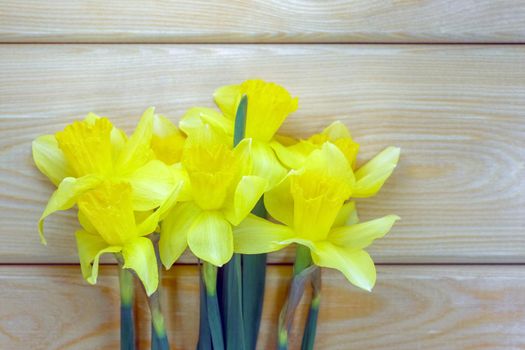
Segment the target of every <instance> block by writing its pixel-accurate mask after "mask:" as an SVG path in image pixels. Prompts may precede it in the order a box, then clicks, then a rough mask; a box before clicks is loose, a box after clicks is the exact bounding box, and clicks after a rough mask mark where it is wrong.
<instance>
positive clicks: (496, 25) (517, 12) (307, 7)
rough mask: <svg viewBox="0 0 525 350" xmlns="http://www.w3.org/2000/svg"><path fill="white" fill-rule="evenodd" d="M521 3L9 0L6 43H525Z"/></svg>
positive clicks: (1, 20)
mask: <svg viewBox="0 0 525 350" xmlns="http://www.w3.org/2000/svg"><path fill="white" fill-rule="evenodd" d="M524 18H525V3H524V2H523V1H519V0H498V1H494V0H477V1H474V0H463V1H457V0H425V1H418V0H389V1H384V0H352V1H349V0H330V1H324V0H316V1H311V0H297V1H286V2H283V1H277V0H271V1H267V0H257V1H246V0H244V1H229V0H217V1H202V0H182V1H160V0H154V1H140V0H116V1H115V0H113V1H104V0H92V1H80V0H73V1H68V0H54V1H45V2H43V1H39V0H23V1H19V0H2V1H0V42H389V43H392V42H397V43H400V42H401V43H403V42H420V43H421V42H422V43H428V42H448V43H450V42H467V43H472V42H513V43H516V42H519V43H523V42H524V41H525V21H524Z"/></svg>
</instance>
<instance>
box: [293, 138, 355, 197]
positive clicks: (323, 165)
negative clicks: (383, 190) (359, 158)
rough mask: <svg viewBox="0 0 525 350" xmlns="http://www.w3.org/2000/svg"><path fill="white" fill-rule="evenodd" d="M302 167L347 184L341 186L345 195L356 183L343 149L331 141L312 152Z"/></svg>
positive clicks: (304, 169) (307, 170)
mask: <svg viewBox="0 0 525 350" xmlns="http://www.w3.org/2000/svg"><path fill="white" fill-rule="evenodd" d="M301 169H302V170H303V171H304V172H311V173H313V174H319V175H321V176H323V177H328V178H332V179H333V180H335V181H337V182H338V183H340V184H341V185H343V184H344V185H346V186H344V188H341V191H342V192H343V193H342V196H343V197H347V196H349V195H350V193H351V192H352V187H353V186H354V183H355V176H354V173H353V171H352V169H351V168H350V165H349V164H348V161H347V160H346V158H345V156H344V154H343V153H342V152H341V150H340V149H339V148H338V147H337V146H336V145H334V144H332V143H330V142H325V143H324V144H323V146H322V147H321V149H320V150H316V151H314V152H312V153H311V154H310V155H309V156H308V157H307V159H306V161H305V164H304V167H303V168H301Z"/></svg>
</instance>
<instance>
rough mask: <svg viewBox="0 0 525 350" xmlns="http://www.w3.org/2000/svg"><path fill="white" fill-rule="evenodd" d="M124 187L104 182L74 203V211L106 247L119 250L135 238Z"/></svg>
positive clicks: (127, 189) (129, 199) (128, 191)
mask: <svg viewBox="0 0 525 350" xmlns="http://www.w3.org/2000/svg"><path fill="white" fill-rule="evenodd" d="M131 196H132V191H131V186H130V185H129V184H128V183H109V182H104V183H102V184H101V185H99V186H98V187H97V188H96V189H93V190H91V191H89V192H86V193H85V194H84V195H82V196H81V197H80V198H79V199H78V208H79V210H80V211H81V212H82V214H83V215H85V217H86V218H87V219H88V220H89V222H91V224H92V225H93V226H94V227H95V229H96V231H97V233H98V234H99V235H100V236H101V237H102V238H103V239H104V240H105V241H106V242H107V243H108V244H109V245H113V246H121V245H123V244H124V243H125V242H127V241H129V240H130V239H132V238H135V237H137V236H138V234H137V228H136V225H135V215H134V213H133V206H132V197H131Z"/></svg>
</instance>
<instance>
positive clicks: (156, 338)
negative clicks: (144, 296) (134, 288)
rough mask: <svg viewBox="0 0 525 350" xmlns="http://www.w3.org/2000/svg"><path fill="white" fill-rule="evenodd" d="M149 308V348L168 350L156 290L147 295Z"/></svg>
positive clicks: (158, 296) (152, 349)
mask: <svg viewBox="0 0 525 350" xmlns="http://www.w3.org/2000/svg"><path fill="white" fill-rule="evenodd" d="M149 308H150V311H151V350H169V348H170V345H169V342H168V336H167V334H166V326H165V322H164V316H163V315H162V310H161V306H160V295H159V292H158V290H157V291H156V292H155V293H153V294H152V295H151V296H150V297H149Z"/></svg>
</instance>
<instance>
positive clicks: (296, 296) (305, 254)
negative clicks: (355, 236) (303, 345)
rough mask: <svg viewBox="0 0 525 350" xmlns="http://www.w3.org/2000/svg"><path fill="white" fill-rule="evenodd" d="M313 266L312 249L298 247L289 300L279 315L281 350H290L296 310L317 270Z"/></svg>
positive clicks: (278, 337) (279, 342) (278, 335)
mask: <svg viewBox="0 0 525 350" xmlns="http://www.w3.org/2000/svg"><path fill="white" fill-rule="evenodd" d="M311 265H312V258H311V254H310V249H309V248H307V247H305V246H303V245H297V249H296V253H295V262H294V266H293V278H292V281H291V283H290V289H289V292H288V298H287V300H286V302H285V304H284V305H283V308H282V309H281V313H280V315H279V326H278V334H277V340H278V341H277V345H278V348H279V350H287V349H288V333H289V331H290V328H291V327H292V323H293V317H294V315H295V310H296V309H297V306H298V305H299V301H300V300H301V298H302V296H303V294H304V288H305V285H306V282H308V281H309V280H310V276H311V274H312V273H313V272H314V269H316V267H315V266H311Z"/></svg>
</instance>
